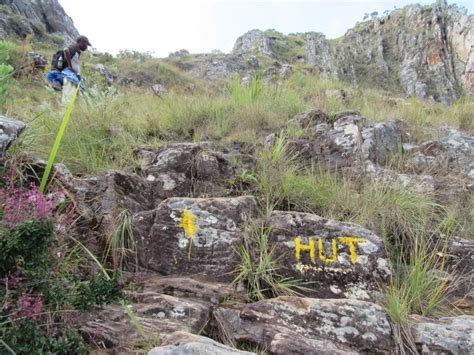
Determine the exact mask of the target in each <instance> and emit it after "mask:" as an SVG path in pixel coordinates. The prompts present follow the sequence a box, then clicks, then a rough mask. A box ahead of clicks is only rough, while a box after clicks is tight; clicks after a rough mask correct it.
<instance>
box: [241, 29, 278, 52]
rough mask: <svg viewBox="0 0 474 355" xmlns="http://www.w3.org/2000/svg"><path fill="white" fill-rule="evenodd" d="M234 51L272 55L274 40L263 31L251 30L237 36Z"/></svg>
mask: <svg viewBox="0 0 474 355" xmlns="http://www.w3.org/2000/svg"><path fill="white" fill-rule="evenodd" d="M232 53H233V54H260V55H265V56H272V54H273V51H272V42H271V39H270V37H268V36H267V35H266V34H265V33H264V32H263V31H260V30H251V31H248V32H247V33H245V34H244V35H243V36H240V37H239V38H237V41H236V42H235V45H234V49H233V50H232Z"/></svg>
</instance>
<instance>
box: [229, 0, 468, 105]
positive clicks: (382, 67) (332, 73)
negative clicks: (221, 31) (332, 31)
mask: <svg viewBox="0 0 474 355" xmlns="http://www.w3.org/2000/svg"><path fill="white" fill-rule="evenodd" d="M473 43H474V16H473V15H468V14H467V12H466V11H465V10H462V9H460V8H458V7H457V6H456V5H449V6H448V5H447V4H446V2H445V1H444V0H442V1H438V2H437V3H436V4H434V5H429V6H421V5H410V6H406V7H404V8H402V9H397V10H394V11H392V12H390V13H386V14H385V15H384V16H382V17H377V15H375V14H374V15H373V17H372V18H371V19H370V20H367V21H365V22H362V23H359V24H357V25H356V26H355V27H354V28H352V29H350V30H349V31H348V32H347V33H346V34H345V35H344V36H343V37H341V38H339V39H337V40H327V39H326V38H325V36H324V35H323V34H321V33H314V32H308V33H303V34H290V35H287V36H285V35H283V34H281V33H278V32H276V31H265V32H262V31H259V30H253V31H249V32H247V33H246V34H244V35H243V36H241V37H240V38H238V39H237V42H236V44H235V46H234V50H233V54H235V55H239V54H242V55H250V54H254V55H261V56H269V57H272V58H275V59H277V60H279V61H283V62H285V61H286V62H290V63H297V62H300V63H304V64H307V65H309V66H310V67H312V68H313V69H314V70H315V71H316V72H317V73H318V74H319V75H320V76H322V77H326V78H333V79H338V80H343V81H348V82H351V83H363V84H368V85H371V86H372V85H375V86H377V87H379V88H383V89H389V90H401V91H403V92H404V93H405V94H407V95H409V96H412V95H415V96H417V97H418V98H420V99H425V98H433V99H434V100H436V101H441V102H444V103H450V102H451V101H452V100H454V99H458V98H459V97H460V96H462V94H463V93H465V92H470V93H472V92H473V90H474V50H473V49H472V44H473Z"/></svg>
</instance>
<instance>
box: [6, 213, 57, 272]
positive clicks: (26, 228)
mask: <svg viewBox="0 0 474 355" xmlns="http://www.w3.org/2000/svg"><path fill="white" fill-rule="evenodd" d="M53 241H54V227H53V224H52V222H51V221H49V220H47V219H43V220H29V221H26V222H23V223H21V224H20V225H18V226H16V227H15V228H13V229H12V230H8V229H5V228H0V251H1V253H0V277H5V276H6V275H7V274H8V273H10V272H12V271H13V270H14V269H15V268H16V267H17V266H18V265H21V267H22V269H25V270H28V271H33V270H34V271H36V272H41V273H45V272H46V271H47V268H48V267H49V265H50V260H51V258H50V257H49V256H48V255H47V252H48V250H49V248H50V247H51V245H52V243H53Z"/></svg>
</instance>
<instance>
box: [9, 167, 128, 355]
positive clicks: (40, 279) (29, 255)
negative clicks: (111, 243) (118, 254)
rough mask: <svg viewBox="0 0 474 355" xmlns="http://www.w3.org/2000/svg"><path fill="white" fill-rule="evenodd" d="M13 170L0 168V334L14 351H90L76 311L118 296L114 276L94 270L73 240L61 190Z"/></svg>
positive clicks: (71, 221) (70, 214)
mask: <svg viewBox="0 0 474 355" xmlns="http://www.w3.org/2000/svg"><path fill="white" fill-rule="evenodd" d="M12 175H13V174H10V177H9V178H4V181H3V183H2V181H1V176H0V186H3V188H1V187H0V339H3V340H4V341H5V342H6V343H7V344H8V346H9V347H10V348H11V349H13V350H14V351H15V352H16V353H17V354H27V353H28V354H33V353H50V354H87V353H88V351H87V347H86V346H85V343H84V340H83V339H82V337H81V336H80V335H79V332H78V331H77V330H76V329H75V328H74V327H75V326H76V323H77V321H76V320H75V319H77V318H78V317H77V315H78V314H79V313H80V312H83V311H85V310H87V309H89V308H90V307H94V306H97V305H102V304H106V303H109V302H111V301H113V300H115V299H117V298H118V297H120V296H121V290H120V285H119V278H118V277H113V278H111V279H105V278H104V276H103V275H102V274H94V273H93V272H92V273H91V270H90V269H89V268H88V267H87V263H84V262H83V261H84V259H83V258H84V256H81V255H79V253H78V252H77V248H74V247H72V248H71V245H70V244H69V243H68V239H70V238H68V237H67V236H68V233H71V231H73V230H74V224H75V223H76V219H77V214H76V213H75V210H74V208H73V205H72V204H69V205H68V204H67V203H64V204H62V205H59V206H58V201H59V200H61V199H63V197H64V195H63V194H61V193H57V192H56V193H52V194H49V195H48V196H46V195H44V194H43V193H42V192H41V191H40V189H39V188H38V187H37V185H35V184H33V183H31V184H27V185H26V187H21V186H19V185H20V183H19V182H18V181H17V180H18V179H14V178H12V177H11V176H12ZM13 181H16V182H17V183H13ZM23 186H25V185H24V184H23ZM3 350H4V349H3V348H2V345H1V343H0V354H1V353H2V351H3Z"/></svg>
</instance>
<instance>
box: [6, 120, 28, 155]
mask: <svg viewBox="0 0 474 355" xmlns="http://www.w3.org/2000/svg"><path fill="white" fill-rule="evenodd" d="M25 127H26V125H25V124H24V123H23V122H20V121H17V120H14V119H11V118H7V117H4V116H0V157H2V156H3V155H4V154H5V152H6V151H7V149H8V148H9V147H10V145H11V144H12V143H13V141H14V140H15V139H16V138H17V137H18V136H19V135H20V134H21V132H23V130H24V129H25Z"/></svg>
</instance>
